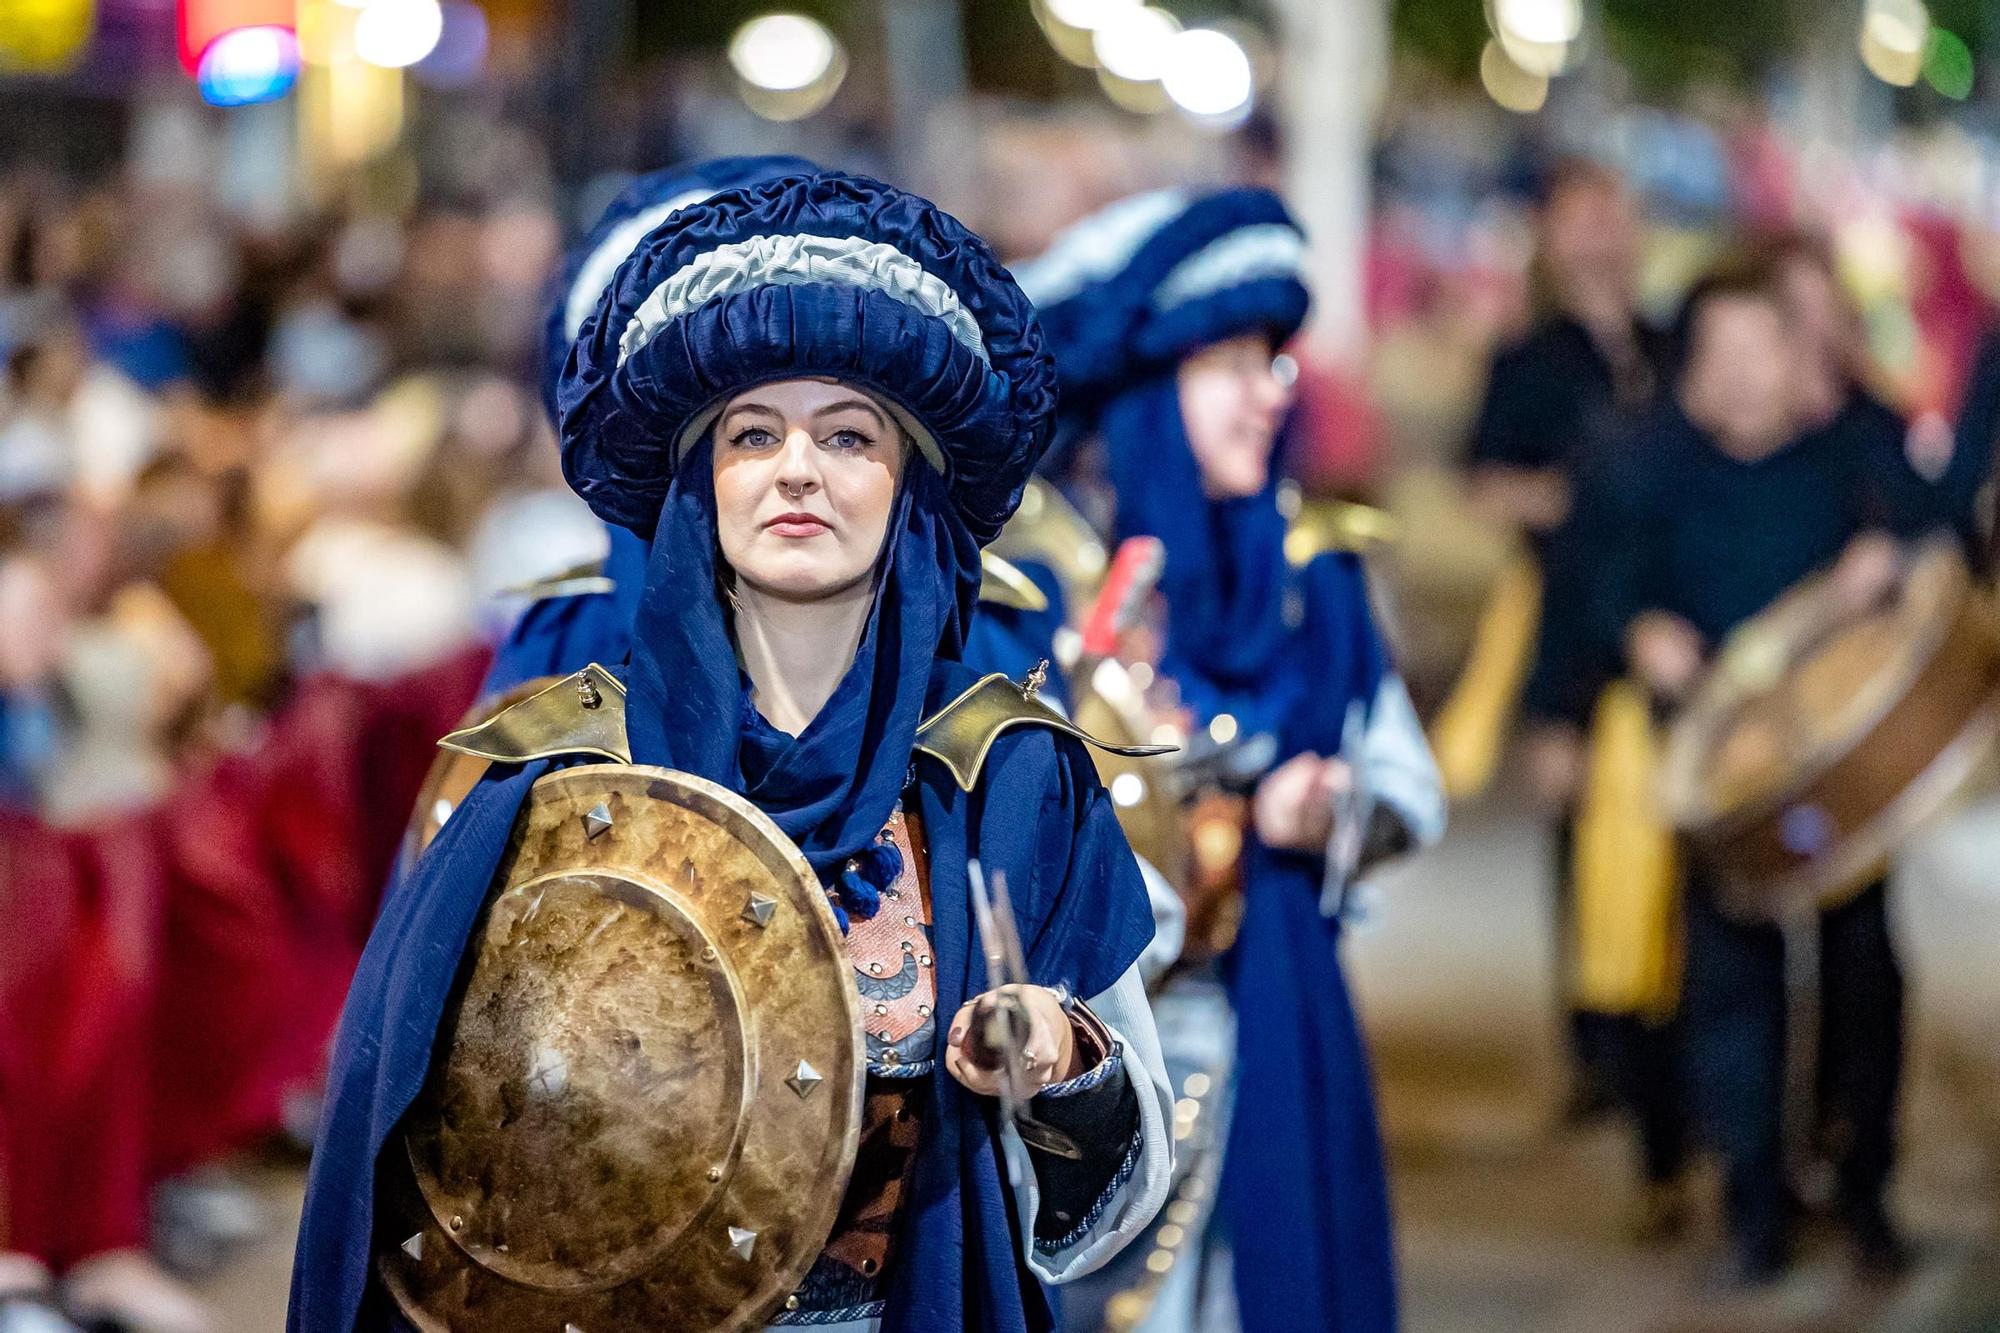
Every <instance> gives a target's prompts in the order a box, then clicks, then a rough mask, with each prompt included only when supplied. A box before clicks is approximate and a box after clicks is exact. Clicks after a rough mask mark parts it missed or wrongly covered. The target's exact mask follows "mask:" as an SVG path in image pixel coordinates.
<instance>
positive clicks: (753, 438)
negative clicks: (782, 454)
mask: <svg viewBox="0 0 2000 1333" xmlns="http://www.w3.org/2000/svg"><path fill="white" fill-rule="evenodd" d="M729 442H730V443H731V444H733V445H735V446H736V447H737V448H738V449H768V448H770V447H771V446H772V445H774V444H776V443H777V442H778V437H777V436H775V435H773V434H772V433H771V432H770V431H768V430H765V429H764V428H763V427H762V426H747V427H745V428H744V429H742V430H739V431H737V432H736V434H734V435H732V436H731V437H730V439H729Z"/></svg>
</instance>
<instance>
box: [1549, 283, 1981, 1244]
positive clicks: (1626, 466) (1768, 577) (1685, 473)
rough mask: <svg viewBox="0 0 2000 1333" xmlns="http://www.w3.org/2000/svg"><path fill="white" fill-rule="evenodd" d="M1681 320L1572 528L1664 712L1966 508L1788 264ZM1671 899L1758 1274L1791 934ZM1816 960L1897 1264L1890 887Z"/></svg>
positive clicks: (1851, 908) (1836, 1100) (1881, 1228)
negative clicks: (1817, 583) (1819, 591)
mask: <svg viewBox="0 0 2000 1333" xmlns="http://www.w3.org/2000/svg"><path fill="white" fill-rule="evenodd" d="M1682 328H1683V329H1684V330H1685V334H1686V342H1685V347H1686V352H1685V359H1684V363H1683V367H1682V370H1681V372H1680V374H1679V376H1678V378H1677V381H1676V384H1675V392H1674V395H1673V397H1672V398H1671V399H1670V400H1668V401H1665V402H1663V403H1662V404H1661V406H1660V407H1659V409H1658V410H1657V412H1656V413H1655V414H1654V415H1653V416H1652V418H1651V419H1650V420H1649V421H1648V422H1647V423H1646V425H1645V426H1644V427H1643V428H1641V429H1639V430H1638V431H1636V432H1634V434H1633V435H1632V436H1631V437H1630V439H1629V440H1628V441H1626V442H1625V444H1624V445H1622V446H1621V447H1620V448H1619V449H1617V450H1615V451H1613V453H1612V454H1611V455H1610V456H1607V458H1605V459H1604V460H1603V466H1601V467H1597V468H1594V469H1593V470H1592V471H1591V473H1590V475H1589V476H1588V477H1587V478H1586V479H1585V482H1584V484H1583V486H1582V487H1581V489H1580V491H1579V496H1578V513H1577V518H1576V522H1575V524H1574V531H1575V534H1576V541H1577V547H1576V556H1577V558H1579V559H1583V560H1588V561H1590V562H1591V564H1592V567H1593V568H1594V569H1595V570H1596V575H1595V590H1594V594H1593V596H1592V598H1591V601H1590V605H1589V607H1588V609H1587V613H1586V622H1587V631H1588V632H1589V634H1590V635H1591V637H1592V639H1593V642H1594V644H1595V646H1596V648H1597V650H1599V651H1604V652H1607V653H1612V654H1615V655H1617V656H1618V657H1619V658H1620V659H1621V660H1622V661H1623V662H1624V663H1625V664H1626V666H1627V667H1628V668H1629V670H1630V671H1631V672H1632V674H1634V675H1635V676H1636V677H1637V678H1638V679H1640V680H1641V681H1643V682H1645V683H1646V684H1647V686H1648V687H1649V688H1650V689H1651V690H1652V691H1653V693H1654V694H1655V696H1656V697H1657V698H1658V699H1659V700H1660V702H1661V704H1662V706H1663V707H1672V706H1673V705H1676V704H1678V703H1679V702H1680V701H1682V700H1683V699H1684V698H1685V697H1686V696H1687V694H1688V692H1689V691H1690V690H1691V689H1692V687H1693V685H1694V682H1695V681H1696V679H1697V678H1698V676H1699V674H1700V672H1701V670H1702V668H1703V666H1704V665H1705V663H1706V662H1707V661H1708V660H1709V658H1710V657H1711V655H1712V654H1713V653H1714V652H1715V650H1716V649H1717V648H1718V647H1719V646H1720V644H1721V643H1722V641H1723V640H1724V638H1725V637H1726V636H1727V635H1728V634H1729V632H1730V631H1731V630H1733V629H1735V628H1736V627H1737V626H1738V625H1740V624H1742V623H1743V622H1744V621H1746V620H1748V619H1750V618H1751V617H1753V616H1755V615H1757V614H1758V613H1759V612H1761V611H1762V610H1763V609H1764V608H1765V607H1767V606H1769V605H1770V604H1771V602H1772V601H1773V600H1775V599H1776V598H1777V597H1778V596H1780V595H1781V594H1782V593H1784V592H1785V591H1786V590H1787V589H1789V588H1791V587H1792V586H1793V585H1795V584H1796V583H1798V582H1799V581H1800V580H1801V579H1803V578H1805V577H1806V576H1807V575H1809V574H1812V573H1813V572H1815V571H1817V570H1819V569H1822V568H1824V567H1827V566H1831V565H1834V564H1835V562H1843V564H1844V566H1845V570H1844V572H1845V573H1848V574H1850V575H1851V576H1852V577H1853V578H1855V579H1856V580H1858V581H1866V580H1867V579H1869V578H1882V577H1886V575H1887V571H1888V570H1889V569H1891V568H1893V562H1894V560H1895V558H1896V554H1895V552H1896V541H1897V539H1906V538H1911V537H1915V536H1918V535H1921V534H1923V533H1925V532H1927V531H1932V530H1935V529H1938V528H1941V527H1943V528H1948V527H1950V526H1952V525H1953V524H1954V522H1955V520H1956V519H1957V517H1958V516H1959V514H1960V513H1961V512H1962V510H1963V501H1962V498H1961V497H1960V496H1959V495H1958V493H1957V492H1956V491H1955V490H1954V489H1953V488H1951V487H1948V486H1943V485H1939V484H1936V483H1934V482H1929V481H1926V480H1925V479H1924V477H1923V476H1922V475H1920V474H1919V473H1917V472H1916V470H1915V469H1914V468H1913V467H1912V466H1911V464H1910V462H1909V461H1908V459H1907V458H1906V456H1905V455H1904V453H1903V451H1902V449H1901V448H1900V446H1899V445H1898V444H1895V443H1892V442H1894V441H1900V439H1901V432H1899V431H1897V430H1895V429H1894V428H1893V427H1892V426H1891V425H1890V423H1889V421H1888V420H1887V419H1886V418H1885V416H1884V414H1887V417H1893V413H1888V410H1887V409H1886V408H1880V407H1879V406H1877V405H1871V404H1869V403H1868V402H1866V401H1864V400H1863V399H1862V398H1861V397H1860V396H1859V392H1858V389H1857V388H1856V386H1854V385H1853V384H1851V383H1850V384H1848V385H1846V386H1845V390H1844V391H1843V392H1840V393H1834V394H1830V393H1829V392H1828V388H1829V386H1828V384H1827V383H1826V382H1824V379H1823V375H1824V371H1825V369H1826V363H1825V359H1824V350H1825V349H1824V346H1823V345H1822V343H1821V342H1820V341H1819V340H1817V339H1815V338H1814V337H1813V335H1812V331H1811V328H1810V320H1809V319H1808V318H1806V311H1805V310H1804V308H1803V307H1802V306H1801V305H1800V304H1799V303H1798V302H1797V300H1796V297H1795V296H1794V295H1793V293H1792V292H1791V289H1790V287H1789V285H1788V283H1787V281H1786V277H1785V274H1784V271H1783V268H1782V266H1777V267H1774V266H1772V265H1771V264H1769V263H1764V264H1752V265H1744V266H1740V267H1731V268H1727V269H1723V270H1720V271H1718V272H1717V273H1715V274H1713V275H1711V276H1710V277H1709V278H1707V279H1705V280H1704V281H1703V282H1701V283H1700V284H1698V285H1697V286H1696V288H1695V290H1694V291H1693V293H1692V294H1691V295H1690V296H1689V298H1688V302H1687V307H1686V310H1685V313H1684V315H1683V318H1682ZM1830 404H1838V406H1837V407H1836V408H1835V410H1834V411H1832V413H1831V414H1830V415H1829V413H1828V410H1827V409H1828V407H1829V405H1830ZM1684 901H1685V928H1686V954H1687V965H1686V980H1685V986H1684V999H1683V1007H1682V1014H1681V1028H1682V1041H1683V1043H1684V1047H1683V1060H1684V1063H1683V1067H1682V1072H1683V1074H1684V1077H1685V1085H1686V1087H1687V1089H1688V1091H1689V1093H1690V1095H1691V1098H1692V1102H1693V1109H1694V1111H1695V1112H1696V1113H1697V1116H1698V1118H1699V1120H1700V1121H1701V1123H1702V1124H1703V1126H1704V1127H1705V1129H1706V1131H1707V1134H1708V1136H1709V1138H1710V1141H1711V1142H1712V1143H1713V1144H1714V1146H1715V1147H1716V1148H1717V1149H1719V1150H1720V1152H1721V1153H1722V1156H1723V1158H1724V1160H1725V1163H1726V1166H1727V1188H1726V1208H1727V1213H1728V1221H1729V1235H1730V1241H1731V1247H1732V1248H1731V1254H1730V1273H1731V1276H1733V1277H1734V1278H1736V1279H1739V1280H1742V1281H1747V1282H1755V1281H1763V1280H1769V1279H1771V1278H1773V1277H1775V1276H1777V1275H1778V1274H1779V1273H1781V1272H1782V1271H1783V1269H1784V1268H1785V1266H1786V1264H1787V1263H1788V1260H1789V1256H1790V1237H1789V1231H1790V1222H1791V1218H1790V1214H1791V1212H1792V1202H1791V1195H1790V1192H1789V1190H1788V1189H1787V1185H1786V1180H1785V1171H1784V1166H1785V1153H1784V1142H1783V1135H1782V1126H1783V1092H1784V1061H1785V1027H1786V1022H1785V1020H1786V995H1785V940H1784V937H1783V935H1782V934H1781V932H1780V930H1779V929H1778V927H1776V926H1773V925H1767V924H1751V923H1745V922H1742V921H1739V920H1735V919H1732V918H1730V917H1727V916H1725V915H1724V914H1723V913H1722V912H1721V911H1720V910H1719V909H1718V907H1717V905H1716V900H1715V893H1714V888H1713V885H1712V883H1711V882H1710V881H1709V880H1708V879H1707V877H1706V876H1705V875H1704V873H1703V871H1702V869H1701V867H1700V866H1699V865H1698V864H1695V865H1692V866H1691V867H1690V872H1689V882H1688V885H1687V890H1686V893H1685V895H1684ZM1819 954H1820V977H1821V984H1820V1002H1821V1016H1820V1025H1819V1026H1820V1038H1821V1040H1820V1068H1819V1078H1818V1091H1819V1097H1820V1115H1819V1123H1820V1124H1821V1126H1822V1127H1823V1129H1824V1130H1825V1131H1827V1132H1826V1133H1825V1134H1824V1135H1823V1140H1824V1141H1823V1142H1822V1144H1821V1147H1822V1149H1823V1150H1825V1151H1827V1153H1828V1155H1829V1157H1830V1159H1831V1160H1832V1161H1833V1164H1834V1165H1835V1167H1836V1171H1837V1177H1838V1182H1839V1196H1838V1204H1839V1210H1840V1218H1841V1220H1842V1221H1843V1222H1844V1224H1845V1225H1846V1227H1847V1229H1848V1231H1849V1233H1850V1236H1851V1237H1852V1239H1853V1241H1854V1242H1855V1245H1856V1247H1857V1251H1858V1257H1859V1259H1860V1261H1861V1262H1862V1264H1863V1265H1864V1267H1865V1268H1867V1269H1870V1270H1875V1271H1884V1270H1893V1269H1895V1268H1896V1267H1898V1266H1899V1265H1900V1264H1901V1262H1902V1261H1903V1257H1904V1248H1903V1245H1902V1242H1901V1240H1900V1238H1899V1237H1898V1235H1897V1232H1896V1229H1895V1227H1894V1226H1893V1225H1892V1223H1891V1221H1890V1218H1889V1216H1888V1213H1887V1211H1886V1209H1885V1207H1884V1204H1883V1193H1884V1189H1885V1187H1886V1184H1887V1181H1888V1178H1889V1173H1890V1169H1891V1166H1892V1164H1893V1160H1894V1120H1895V1108H1896V1101H1897V1093H1898V1088H1899V1083H1900V1071H1901V1061H1902V1041H1903V980H1902V973H1901V971H1900V969H1899V967H1898V964H1897V961H1896V955H1895V951H1894V948H1893V944H1892V941H1891V938H1890V933H1889V926H1888V921H1887V912H1886V898H1885V888H1884V885H1883V884H1882V883H1880V882H1878V883H1876V884H1874V885H1871V886H1870V887H1868V888H1867V889H1866V890H1864V891H1863V892H1862V893H1861V894H1860V895H1859V896H1857V897H1856V898H1854V899H1853V900H1851V901H1849V902H1847V903H1845V904H1843V905H1841V906H1838V907H1835V908H1832V909H1829V910H1828V911H1826V912H1825V913H1824V914H1823V915H1822V916H1821V918H1820V922H1819Z"/></svg>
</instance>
